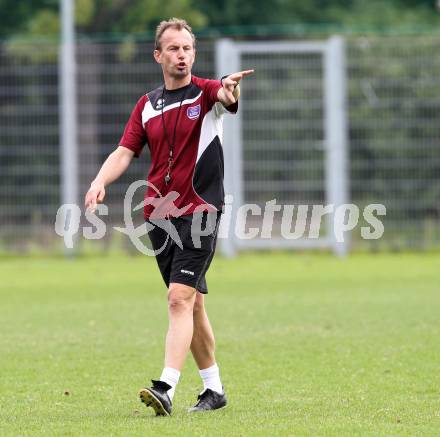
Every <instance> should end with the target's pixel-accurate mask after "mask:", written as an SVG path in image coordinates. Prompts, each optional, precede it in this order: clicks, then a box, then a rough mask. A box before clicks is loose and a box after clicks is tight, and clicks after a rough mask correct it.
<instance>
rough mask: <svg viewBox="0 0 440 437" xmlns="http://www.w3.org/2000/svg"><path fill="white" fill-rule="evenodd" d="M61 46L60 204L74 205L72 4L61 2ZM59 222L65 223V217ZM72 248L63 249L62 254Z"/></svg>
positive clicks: (75, 143)
mask: <svg viewBox="0 0 440 437" xmlns="http://www.w3.org/2000/svg"><path fill="white" fill-rule="evenodd" d="M61 23H62V25H61V27H62V30H61V37H62V38H61V44H60V53H59V61H58V62H59V83H60V90H59V91H60V93H59V94H60V122H61V126H60V134H61V135H60V154H61V160H60V163H61V168H60V173H61V199H62V203H63V204H65V203H74V204H77V203H78V140H77V109H76V108H77V105H76V62H75V29H74V1H73V0H62V1H61ZM64 219H65V220H64V221H63V222H64V223H66V219H67V217H65V218H64ZM75 251H76V249H75V246H74V247H73V248H72V249H68V248H65V254H66V255H73V254H74V253H75Z"/></svg>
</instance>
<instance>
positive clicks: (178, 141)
mask: <svg viewBox="0 0 440 437" xmlns="http://www.w3.org/2000/svg"><path fill="white" fill-rule="evenodd" d="M154 59H155V60H156V62H157V63H158V64H160V65H161V66H162V71H163V78H164V84H163V85H162V86H160V87H159V88H157V89H155V90H153V91H151V92H149V93H147V94H146V95H144V96H142V97H141V98H140V99H139V100H138V102H137V104H136V106H135V107H134V109H133V111H132V113H131V116H130V119H129V121H128V123H127V125H126V127H125V131H124V134H123V136H122V138H121V141H120V142H119V145H118V147H117V149H116V150H115V151H114V152H113V153H111V154H110V156H109V157H108V158H107V160H106V161H105V162H104V164H103V166H102V168H101V170H100V171H99V173H98V175H97V176H96V178H95V180H94V181H93V182H92V184H91V186H90V189H89V191H88V192H87V194H86V198H85V206H86V208H90V209H92V210H93V209H94V208H95V207H96V204H97V203H100V202H102V201H103V199H104V196H105V186H107V185H108V184H110V183H111V182H113V181H114V180H116V179H117V178H118V177H119V176H121V174H122V173H123V172H124V171H125V170H126V169H127V167H128V165H129V164H130V162H131V160H132V158H133V156H135V157H138V156H139V154H140V152H141V150H142V148H143V146H144V145H145V144H148V147H149V149H150V153H151V167H150V170H149V174H148V189H147V193H146V198H145V207H144V215H145V219H146V220H147V222H148V224H149V225H150V227H149V228H150V230H149V237H150V240H151V243H152V246H153V249H154V250H155V252H156V260H157V263H158V265H159V269H160V271H161V274H162V277H163V279H164V281H165V283H166V285H167V287H168V316H169V327H168V333H167V337H166V343H165V367H164V369H163V371H162V375H161V377H160V379H159V380H157V381H156V380H153V381H152V382H153V386H152V387H151V388H144V389H142V390H141V391H140V398H141V400H142V402H144V403H145V404H146V405H147V406H151V407H152V408H153V409H154V411H155V412H156V414H157V415H162V416H166V415H169V414H171V407H172V400H173V395H174V391H175V388H176V385H177V383H178V381H179V377H180V371H181V369H182V367H183V364H184V361H185V357H186V355H187V353H188V351H189V350H191V352H192V355H193V357H194V360H195V361H196V363H197V366H198V368H199V369H200V376H201V378H202V380H203V385H204V389H203V391H202V393H201V394H200V395H199V397H198V401H197V403H196V405H195V406H194V407H192V408H190V410H189V411H191V412H194V411H205V410H215V409H218V408H222V407H224V406H226V396H225V393H224V390H223V386H222V383H221V381H220V374H219V368H218V366H217V364H216V361H215V354H214V352H215V343H214V335H213V332H212V328H211V325H210V323H209V319H208V316H207V314H206V310H205V306H204V294H206V293H207V292H208V288H207V284H206V280H205V274H206V272H207V270H208V267H209V265H210V263H211V260H212V258H213V255H214V251H215V245H216V239H217V230H218V225H219V222H220V215H221V211H222V207H223V202H224V190H223V152H222V146H221V137H222V116H223V114H224V113H225V112H231V113H235V112H236V111H237V108H238V97H239V87H238V83H239V82H240V80H241V79H242V78H243V77H245V76H247V75H249V74H251V73H253V70H247V71H242V72H238V73H233V74H230V75H229V76H226V77H224V78H223V79H222V80H221V81H219V80H208V79H201V78H198V77H196V76H194V75H192V74H191V68H192V65H193V63H194V59H195V37H194V34H193V32H192V30H191V28H190V27H189V25H188V24H187V23H186V22H185V21H184V20H180V19H176V18H173V19H170V20H168V21H162V22H161V23H160V24H159V26H158V27H157V30H156V41H155V50H154ZM159 224H160V225H159ZM155 225H157V226H155ZM203 227H204V229H202V228H203ZM176 231H177V235H178V238H176ZM170 237H171V238H170Z"/></svg>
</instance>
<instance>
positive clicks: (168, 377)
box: [160, 367, 180, 400]
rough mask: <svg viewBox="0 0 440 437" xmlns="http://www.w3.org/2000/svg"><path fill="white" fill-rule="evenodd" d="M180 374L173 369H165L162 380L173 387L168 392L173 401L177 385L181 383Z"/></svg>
mask: <svg viewBox="0 0 440 437" xmlns="http://www.w3.org/2000/svg"><path fill="white" fill-rule="evenodd" d="M179 378H180V372H179V371H178V370H177V369H173V368H172V367H164V369H163V370H162V375H160V380H161V381H163V382H166V383H167V384H169V385H171V388H170V389H169V390H168V391H167V393H168V396H169V397H170V399H171V400H173V397H174V392H175V391H176V385H177V383H178V382H179Z"/></svg>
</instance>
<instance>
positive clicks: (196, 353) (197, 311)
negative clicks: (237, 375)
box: [191, 292, 215, 369]
mask: <svg viewBox="0 0 440 437" xmlns="http://www.w3.org/2000/svg"><path fill="white" fill-rule="evenodd" d="M193 320H194V332H193V336H192V341H191V352H192V354H193V357H194V360H195V362H196V364H197V367H198V368H199V369H207V368H208V367H211V366H212V365H214V364H215V339H214V333H213V332H212V328H211V324H210V323H209V319H208V315H207V314H206V310H205V304H204V295H203V294H201V293H198V292H197V295H196V298H195V303H194V308H193Z"/></svg>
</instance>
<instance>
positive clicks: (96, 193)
mask: <svg viewBox="0 0 440 437" xmlns="http://www.w3.org/2000/svg"><path fill="white" fill-rule="evenodd" d="M104 197H105V188H104V184H103V183H102V182H92V184H91V185H90V188H89V191H87V194H86V197H85V200H84V206H85V208H86V210H89V211H90V212H95V210H96V205H97V204H98V203H102V201H103V200H104Z"/></svg>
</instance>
